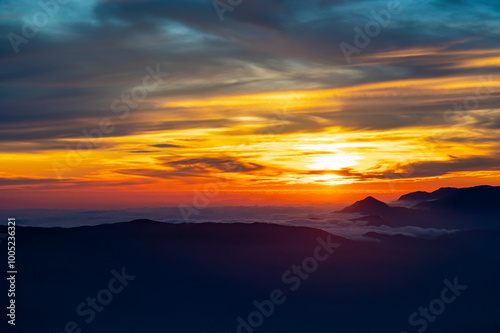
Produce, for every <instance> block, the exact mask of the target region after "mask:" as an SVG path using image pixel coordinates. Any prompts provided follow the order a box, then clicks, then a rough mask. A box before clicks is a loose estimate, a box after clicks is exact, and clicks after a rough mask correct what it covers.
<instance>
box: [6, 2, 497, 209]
mask: <svg viewBox="0 0 500 333" xmlns="http://www.w3.org/2000/svg"><path fill="white" fill-rule="evenodd" d="M499 34H500V7H499V6H498V2H497V1H493V0H491V1H486V0H475V1H468V0H453V1H452V0H430V1H415V0H410V1H407V0H401V1H398V0H391V1H376V0H367V1H346V0H340V1H329V0H311V1H307V2H306V1H299V0H287V1H283V0H268V1H258V0H231V1H229V0H228V1H227V2H224V1H214V2H212V1H209V0H179V1H177V0H167V1H156V0H151V1H148V0H144V1H129V0H102V1H97V0H91V1H69V0H60V1H59V2H57V1H56V0H42V1H40V2H37V4H35V5H33V2H32V1H19V0H16V1H13V0H12V1H11V0H2V1H0V85H1V89H0V106H1V107H0V112H1V116H0V119H1V130H0V141H1V143H0V158H1V161H2V163H1V168H0V199H1V200H0V201H1V202H0V208H28V207H29V208H99V209H101V208H127V207H148V206H151V207H160V206H176V205H179V204H181V205H183V206H184V207H189V208H191V207H194V208H195V209H201V208H204V207H206V206H208V205H274V204H276V205H278V204H279V205H283V204H297V205H300V204H325V203H336V202H348V201H352V200H357V199H359V198H361V197H364V196H367V195H375V196H376V197H377V198H380V199H384V200H393V199H395V198H397V197H398V196H399V195H400V194H403V193H406V192H410V191H415V190H427V191H432V190H435V189H437V188H439V187H443V186H454V187H464V186H474V185H482V184H489V185H500V164H499V161H500V144H499V140H498V139H499V137H500V108H498V106H499V105H500V104H499V101H500V95H499V90H500V73H499V69H500V39H499V38H498V37H499Z"/></svg>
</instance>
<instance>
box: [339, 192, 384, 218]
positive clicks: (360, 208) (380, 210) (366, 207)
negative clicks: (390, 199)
mask: <svg viewBox="0 0 500 333" xmlns="http://www.w3.org/2000/svg"><path fill="white" fill-rule="evenodd" d="M390 210H391V207H390V206H389V205H388V204H386V203H384V202H382V201H379V200H377V199H375V198H374V197H371V196H370V197H366V198H365V199H363V200H360V201H356V202H355V203H354V204H352V205H351V206H348V207H346V208H344V209H342V210H340V211H339V212H340V213H364V214H370V215H381V214H384V213H387V212H388V211H390Z"/></svg>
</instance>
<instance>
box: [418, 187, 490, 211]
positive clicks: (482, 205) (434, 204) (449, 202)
mask: <svg viewBox="0 0 500 333" xmlns="http://www.w3.org/2000/svg"><path fill="white" fill-rule="evenodd" d="M414 208H418V209H431V210H448V211H455V212H469V213H492V212H496V213H500V186H488V185H483V186H476V187H468V188H461V189H458V190H457V191H455V193H453V194H451V195H449V196H446V197H444V198H441V199H438V200H434V201H429V202H421V203H419V204H418V205H416V206H415V207H414Z"/></svg>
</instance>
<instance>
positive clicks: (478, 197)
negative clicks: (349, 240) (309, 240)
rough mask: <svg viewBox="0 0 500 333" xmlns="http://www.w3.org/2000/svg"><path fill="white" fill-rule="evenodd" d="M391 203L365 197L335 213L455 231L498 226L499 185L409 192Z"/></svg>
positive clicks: (399, 225) (497, 228) (383, 222)
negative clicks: (405, 205)
mask: <svg viewBox="0 0 500 333" xmlns="http://www.w3.org/2000/svg"><path fill="white" fill-rule="evenodd" d="M401 203H406V204H407V206H409V207H401V206H400V205H396V206H391V205H388V204H386V203H384V202H382V201H379V200H377V199H375V198H374V197H372V196H369V197H367V198H365V199H363V200H360V201H357V202H355V203H354V204H352V205H351V206H348V207H346V208H344V209H342V210H340V211H337V212H335V213H357V214H361V215H364V216H362V217H356V218H353V219H352V220H353V221H359V220H361V221H366V222H368V223H369V224H372V225H383V224H385V225H388V226H392V227H402V226H417V227H425V228H445V229H459V230H462V229H463V230H474V229H495V230H499V229H500V187H498V186H496V187H494V186H487V185H484V186H476V187H469V188H460V189H459V188H441V189H439V190H436V191H434V192H431V193H429V192H422V191H418V192H413V193H409V194H405V195H403V196H401V197H400V198H399V199H398V200H397V201H396V204H401Z"/></svg>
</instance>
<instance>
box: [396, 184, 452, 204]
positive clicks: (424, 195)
mask: <svg viewBox="0 0 500 333" xmlns="http://www.w3.org/2000/svg"><path fill="white" fill-rule="evenodd" d="M458 190H459V189H458V188H455V187H442V188H440V189H439V190H436V191H434V192H425V191H417V192H412V193H408V194H404V195H402V196H401V197H400V198H399V199H398V200H397V201H413V202H422V201H430V200H438V199H443V198H446V197H449V196H450V195H453V194H455V193H456V192H457V191H458Z"/></svg>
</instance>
